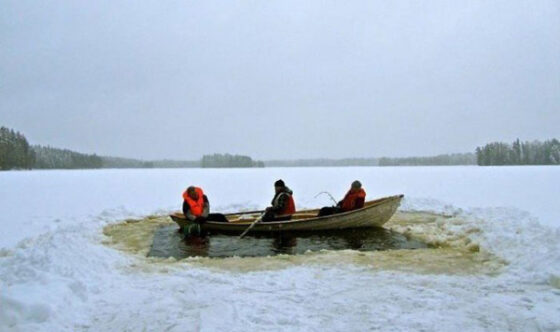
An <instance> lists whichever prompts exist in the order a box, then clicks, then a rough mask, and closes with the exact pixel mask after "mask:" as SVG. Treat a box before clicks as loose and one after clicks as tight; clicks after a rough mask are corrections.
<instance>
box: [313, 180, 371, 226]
mask: <svg viewBox="0 0 560 332" xmlns="http://www.w3.org/2000/svg"><path fill="white" fill-rule="evenodd" d="M365 201H366V192H365V190H364V189H363V188H362V184H361V183H360V181H358V180H356V181H354V182H352V186H351V187H350V190H348V192H347V193H346V195H345V196H344V198H343V199H342V200H341V201H340V202H338V204H337V205H336V206H332V207H331V206H327V207H324V208H322V209H321V210H319V217H322V216H328V215H331V214H336V213H342V212H348V211H352V210H357V209H361V208H363V207H364V204H365Z"/></svg>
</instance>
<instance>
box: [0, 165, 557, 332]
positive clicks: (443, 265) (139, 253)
mask: <svg viewBox="0 0 560 332" xmlns="http://www.w3.org/2000/svg"><path fill="white" fill-rule="evenodd" d="M279 178H282V179H284V181H285V182H286V183H287V185H288V186H290V187H291V189H292V190H294V197H295V199H296V204H297V207H298V208H312V207H319V206H323V205H330V203H331V202H330V201H329V200H328V198H327V197H326V196H325V195H322V196H319V197H317V198H315V196H316V194H317V193H318V192H321V191H325V190H326V191H329V192H331V193H332V194H333V195H334V196H335V197H337V198H339V197H341V196H342V195H343V194H344V193H345V191H346V189H347V187H348V186H349V184H350V183H351V181H353V180H355V179H359V180H360V181H362V183H363V185H364V188H365V189H366V191H367V194H368V198H369V199H372V198H375V197H381V196H387V195H393V194H401V193H402V194H405V201H404V203H403V205H402V206H401V211H403V212H404V213H405V214H403V215H401V216H400V217H399V218H396V219H395V220H393V221H391V222H389V223H388V224H387V229H388V230H390V232H395V234H397V236H401V234H402V236H406V238H407V239H415V240H418V241H421V242H423V243H424V242H425V243H428V244H430V245H431V246H432V247H434V248H439V249H416V250H407V249H400V250H389V251H384V252H368V253H364V252H362V251H360V250H352V249H346V250H336V249H337V248H336V247H335V248H317V250H311V252H306V253H300V252H295V253H296V254H297V255H290V257H287V256H286V255H282V252H280V253H279V254H277V255H276V256H274V257H257V258H255V257H247V258H240V257H229V258H215V259H209V258H204V259H192V258H187V259H182V260H177V259H174V258H158V257H147V256H148V253H149V250H150V246H151V245H152V243H153V235H154V233H155V230H156V229H160V230H161V228H158V227H159V226H160V225H159V224H158V221H157V220H156V221H154V222H152V223H151V224H147V226H146V227H145V228H143V229H139V230H138V231H137V232H136V231H131V232H126V233H127V234H126V236H127V237H126V238H123V239H120V240H119V241H120V242H119V241H117V240H115V239H116V238H117V237H115V236H113V235H112V234H109V233H107V231H106V229H107V227H113V225H118V224H119V223H120V222H121V221H122V220H124V219H127V218H139V219H142V218H145V217H146V216H148V215H156V216H158V215H165V214H166V213H168V212H170V211H172V210H176V209H179V208H180V202H181V193H182V191H183V190H184V188H185V187H186V186H188V185H189V184H195V185H199V186H201V187H203V188H204V189H205V192H206V193H207V194H208V196H209V198H210V202H211V206H212V209H213V210H214V211H222V212H233V211H236V210H240V209H261V208H263V207H265V206H266V205H267V204H268V203H269V201H270V199H271V195H272V191H273V189H272V183H273V182H274V181H275V180H277V179H279ZM559 196H560V167H529V166H528V167H484V168H482V167H398V168H393V167H386V168H377V167H349V168H265V169H138V170H87V171H30V172H0V211H1V212H2V214H1V216H0V225H1V226H2V233H1V234H0V303H1V305H0V330H6V329H7V330H24V331H25V330H68V331H76V330H92V331H93V330H95V331H97V330H130V331H134V330H141V329H146V330H166V329H167V330H169V331H174V330H177V331H185V330H214V329H227V330H246V329H247V328H250V329H271V330H286V329H288V330H289V329H299V330H324V329H325V328H326V329H332V330H340V329H350V330H366V329H376V328H386V329H395V330H410V329H414V330H418V329H426V330H433V329H438V330H456V329H458V328H465V327H466V328H468V329H470V330H493V329H498V330H508V329H509V330H518V331H527V330H545V331H546V330H550V331H553V330H558V329H560V245H559V242H560V241H559V239H560V204H558V197H559ZM416 211H426V212H422V213H421V214H415V213H416ZM427 212H429V213H427ZM406 213H410V214H409V215H407V214H406ZM430 213H433V216H432V214H430ZM443 215H445V216H446V217H445V218H444V217H443ZM402 216H405V217H402ZM158 218H160V219H161V217H158ZM156 219H157V218H156ZM163 219H165V218H163ZM156 226H158V227H156ZM322 249H323V250H322ZM324 249H326V250H324ZM156 256H157V255H156ZM163 256H165V255H163ZM167 256H175V255H167ZM186 256H189V255H186ZM241 256H243V255H241ZM179 258H180V257H179ZM147 313H149V314H147Z"/></svg>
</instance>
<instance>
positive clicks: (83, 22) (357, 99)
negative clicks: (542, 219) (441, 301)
mask: <svg viewBox="0 0 560 332" xmlns="http://www.w3.org/2000/svg"><path fill="white" fill-rule="evenodd" d="M0 125H5V126H9V127H12V128H15V129H17V130H20V131H22V132H24V133H25V134H26V136H27V137H28V139H29V140H30V141H31V142H32V143H38V144H44V145H46V144H49V145H52V146H57V147H65V148H71V149H74V150H78V151H83V152H96V153H98V154H104V155H116V156H125V157H136V158H145V159H155V158H174V159H197V158H199V157H200V156H202V154H205V153H214V152H230V153H240V154H248V155H251V156H252V157H254V158H258V159H275V158H279V159H289V158H308V157H309V158H311V157H333V158H339V157H351V156H355V157H360V156H361V157H368V156H409V155H431V154H438V153H446V152H466V151H473V150H474V148H475V147H476V146H477V145H481V144H484V143H487V142H489V141H495V140H505V141H512V140H514V139H515V138H516V137H519V138H521V139H522V140H525V139H530V140H532V139H546V138H552V137H560V2H559V1H535V0H531V1H350V2H349V1H299V0H298V1H219V2H215V1H192V2H187V1H159V0H158V1H114V0H110V1H48V2H47V1H44V2H37V1H19V0H18V1H5V0H1V4H0Z"/></svg>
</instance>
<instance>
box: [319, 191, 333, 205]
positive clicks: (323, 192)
mask: <svg viewBox="0 0 560 332" xmlns="http://www.w3.org/2000/svg"><path fill="white" fill-rule="evenodd" d="M321 194H327V195H329V197H330V198H331V200H332V201H333V202H334V205H337V204H338V202H337V201H336V199H334V197H333V195H331V193H330V192H328V191H321V192H320V193H318V194H317V195H315V198H317V197H318V196H319V195H321Z"/></svg>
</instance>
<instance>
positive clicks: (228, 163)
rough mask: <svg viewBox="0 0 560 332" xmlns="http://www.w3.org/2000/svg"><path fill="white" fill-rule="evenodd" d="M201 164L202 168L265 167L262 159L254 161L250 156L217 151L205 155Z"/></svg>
mask: <svg viewBox="0 0 560 332" xmlns="http://www.w3.org/2000/svg"><path fill="white" fill-rule="evenodd" d="M200 166H201V167H202V168H225V167H234V168H235V167H264V163H263V162H262V161H253V159H251V157H248V156H241V155H231V154H229V153H226V154H218V153H216V154H213V155H204V156H203V157H202V159H201V161H200Z"/></svg>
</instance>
